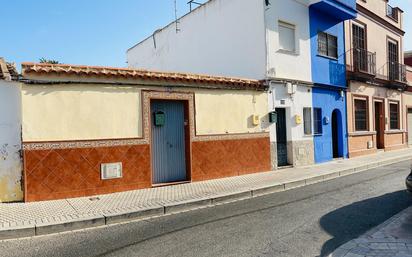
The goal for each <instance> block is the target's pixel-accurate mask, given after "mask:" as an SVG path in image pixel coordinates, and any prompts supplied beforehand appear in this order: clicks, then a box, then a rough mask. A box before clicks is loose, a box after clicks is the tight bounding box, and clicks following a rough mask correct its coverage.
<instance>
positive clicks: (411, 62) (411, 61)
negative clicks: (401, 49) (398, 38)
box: [405, 51, 412, 67]
mask: <svg viewBox="0 0 412 257" xmlns="http://www.w3.org/2000/svg"><path fill="white" fill-rule="evenodd" d="M405 64H406V65H408V66H410V67H412V51H407V52H405Z"/></svg>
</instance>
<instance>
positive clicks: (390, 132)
mask: <svg viewBox="0 0 412 257" xmlns="http://www.w3.org/2000/svg"><path fill="white" fill-rule="evenodd" d="M404 132H406V131H405V130H402V129H390V130H386V131H385V134H401V133H404Z"/></svg>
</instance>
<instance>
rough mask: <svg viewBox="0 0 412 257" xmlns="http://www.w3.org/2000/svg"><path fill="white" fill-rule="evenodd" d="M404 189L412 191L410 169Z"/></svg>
mask: <svg viewBox="0 0 412 257" xmlns="http://www.w3.org/2000/svg"><path fill="white" fill-rule="evenodd" d="M406 189H408V191H409V192H411V193H412V169H411V173H410V174H409V176H407V177H406Z"/></svg>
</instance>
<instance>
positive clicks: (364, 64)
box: [352, 48, 376, 75]
mask: <svg viewBox="0 0 412 257" xmlns="http://www.w3.org/2000/svg"><path fill="white" fill-rule="evenodd" d="M352 54H353V69H354V70H353V71H355V72H363V73H368V74H371V75H375V74H376V53H371V52H368V51H367V50H365V49H359V48H356V49H353V52H352Z"/></svg>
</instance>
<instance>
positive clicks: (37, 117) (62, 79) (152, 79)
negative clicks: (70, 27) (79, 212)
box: [22, 63, 271, 201]
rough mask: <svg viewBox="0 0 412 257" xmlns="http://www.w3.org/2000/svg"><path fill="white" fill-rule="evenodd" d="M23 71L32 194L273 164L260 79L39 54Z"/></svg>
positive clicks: (146, 184)
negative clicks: (80, 62) (66, 61)
mask: <svg viewBox="0 0 412 257" xmlns="http://www.w3.org/2000/svg"><path fill="white" fill-rule="evenodd" d="M22 75H23V78H24V84H23V85H22V113H23V123H22V124H23V131H22V137H23V149H24V151H23V152H24V172H23V174H24V199H25V201H38V200H49V199H61V198H70V197H80V196H91V195H96V194H105V193H113V192H118V191H126V190H134V189H140V188H150V187H156V186H160V185H167V184H171V183H183V182H191V181H201V180H208V179H215V178H222V177H229V176H237V175H241V174H248V173H255V172H262V171H269V170H270V169H271V162H270V140H269V129H268V128H269V124H268V123H269V122H268V115H267V110H268V104H267V101H268V100H267V92H266V86H265V85H264V84H263V83H261V82H260V81H257V80H247V79H236V78H227V77H211V76H203V75H193V74H180V73H160V72H148V71H142V70H134V69H116V68H106V67H87V66H71V65H50V64H32V63H25V64H23V65H22Z"/></svg>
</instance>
